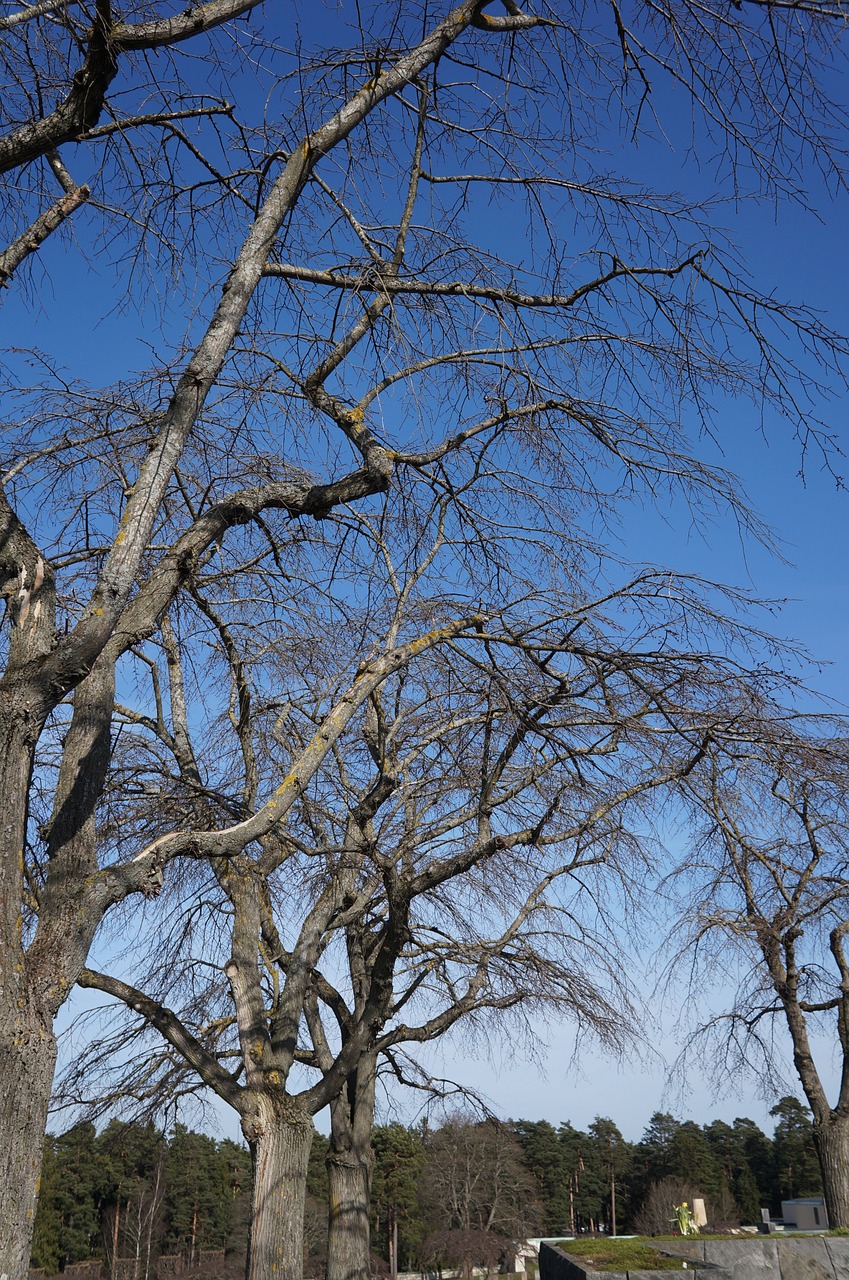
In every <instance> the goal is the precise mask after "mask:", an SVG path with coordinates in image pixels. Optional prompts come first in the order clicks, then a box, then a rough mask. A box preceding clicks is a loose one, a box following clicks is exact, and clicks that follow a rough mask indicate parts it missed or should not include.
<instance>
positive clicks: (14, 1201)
mask: <svg viewBox="0 0 849 1280" xmlns="http://www.w3.org/2000/svg"><path fill="white" fill-rule="evenodd" d="M3 1003H4V1006H6V1005H7V1003H8V1002H7V1001H5V1000H4V1002H3ZM22 1003H23V1007H22V1008H19V1009H17V1010H15V1011H14V1012H13V1013H12V1015H11V1017H9V1014H8V1013H7V1012H6V1009H5V1008H4V1011H3V1016H2V1019H0V1186H2V1188H3V1194H2V1196H0V1276H4V1277H7V1278H8V1280H26V1277H27V1273H28V1269H29V1250H30V1238H31V1236H32V1228H33V1219H34V1214H35V1210H34V1206H35V1199H36V1195H37V1193H38V1179H39V1173H40V1170H41V1156H42V1150H43V1146H44V1128H45V1125H46V1123H47V1104H48V1102H49V1100H50V1086H51V1084H52V1082H53V1070H54V1067H55V1065H56V1040H55V1037H54V1035H53V1028H52V1020H51V1018H50V1017H49V1016H45V1015H44V1014H43V1013H41V1012H39V1011H37V1010H35V1009H32V1008H28V1007H27V1004H26V1003H25V1002H22Z"/></svg>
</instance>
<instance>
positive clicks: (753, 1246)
mask: <svg viewBox="0 0 849 1280" xmlns="http://www.w3.org/2000/svg"><path fill="white" fill-rule="evenodd" d="M705 1261H706V1262H715V1263H716V1264H717V1266H720V1267H729V1268H730V1269H731V1271H732V1273H733V1275H734V1280H779V1275H780V1273H779V1269H778V1244H777V1243H776V1241H775V1240H774V1239H772V1238H771V1237H768V1236H758V1237H756V1238H753V1239H750V1240H706V1241H705Z"/></svg>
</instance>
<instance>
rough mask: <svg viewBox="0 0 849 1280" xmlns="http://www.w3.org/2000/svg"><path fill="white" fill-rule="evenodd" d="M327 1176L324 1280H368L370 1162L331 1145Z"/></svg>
mask: <svg viewBox="0 0 849 1280" xmlns="http://www.w3.org/2000/svg"><path fill="white" fill-rule="evenodd" d="M327 1175H328V1188H329V1191H328V1195H329V1199H328V1234H327V1280H368V1276H369V1257H370V1232H369V1204H370V1199H371V1185H370V1184H371V1161H370V1160H369V1159H368V1158H363V1156H362V1155H360V1154H356V1153H354V1152H352V1151H351V1152H337V1151H333V1150H332V1148H331V1150H330V1151H329V1152H328V1155H327Z"/></svg>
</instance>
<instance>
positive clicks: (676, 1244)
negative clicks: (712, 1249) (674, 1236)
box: [656, 1240, 707, 1262]
mask: <svg viewBox="0 0 849 1280" xmlns="http://www.w3.org/2000/svg"><path fill="white" fill-rule="evenodd" d="M656 1247H657V1248H658V1249H659V1250H660V1252H661V1253H671V1254H672V1255H673V1257H676V1258H687V1259H689V1260H692V1261H693V1262H705V1261H706V1260H707V1259H706V1257H705V1242H704V1240H658V1241H657V1246H656Z"/></svg>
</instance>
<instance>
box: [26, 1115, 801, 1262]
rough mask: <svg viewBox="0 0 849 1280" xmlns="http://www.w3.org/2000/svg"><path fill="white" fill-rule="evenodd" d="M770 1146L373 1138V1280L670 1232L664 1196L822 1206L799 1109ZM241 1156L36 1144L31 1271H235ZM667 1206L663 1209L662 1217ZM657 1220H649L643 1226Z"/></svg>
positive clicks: (312, 1195) (246, 1205)
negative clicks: (547, 1247)
mask: <svg viewBox="0 0 849 1280" xmlns="http://www.w3.org/2000/svg"><path fill="white" fill-rule="evenodd" d="M771 1114H772V1115H773V1116H774V1117H775V1118H776V1127H775V1133H774V1136H773V1137H772V1138H770V1137H768V1136H767V1135H766V1134H765V1133H763V1132H762V1130H761V1129H760V1128H759V1127H758V1125H756V1124H755V1122H754V1121H753V1120H749V1119H746V1118H740V1119H737V1120H735V1121H734V1123H733V1124H727V1123H726V1122H725V1121H722V1120H714V1121H712V1122H711V1123H710V1124H707V1125H703V1126H700V1125H697V1124H695V1123H694V1122H693V1121H689V1120H685V1121H680V1120H677V1119H676V1118H675V1117H674V1116H672V1115H669V1114H666V1113H663V1112H656V1113H655V1114H654V1115H653V1116H652V1118H651V1120H650V1122H649V1124H648V1126H647V1128H646V1130H645V1133H644V1134H643V1136H642V1138H641V1139H640V1141H639V1142H637V1143H631V1142H627V1141H626V1140H625V1139H624V1138H623V1137H622V1134H621V1133H620V1131H619V1129H618V1128H617V1126H616V1125H615V1124H614V1122H613V1121H612V1120H610V1119H607V1118H604V1117H598V1118H597V1119H596V1120H595V1121H594V1122H593V1123H592V1124H591V1125H590V1126H589V1128H588V1129H587V1130H586V1131H583V1130H580V1129H576V1128H574V1127H573V1126H572V1125H571V1124H570V1123H569V1122H568V1121H566V1122H563V1123H561V1124H560V1125H559V1126H555V1125H553V1124H551V1123H550V1122H549V1121H547V1120H540V1121H532V1120H515V1121H514V1120H510V1121H505V1122H500V1121H496V1120H485V1121H475V1120H472V1119H469V1118H468V1117H466V1116H462V1115H457V1116H453V1117H451V1118H449V1119H447V1120H446V1121H445V1122H444V1123H443V1124H442V1125H440V1126H439V1127H438V1128H431V1127H429V1126H428V1125H427V1124H421V1125H417V1126H413V1127H410V1128H406V1127H405V1126H403V1125H401V1124H389V1125H381V1126H378V1127H376V1128H375V1130H374V1134H373V1140H372V1149H373V1157H374V1163H373V1172H372V1201H371V1203H372V1224H371V1225H372V1246H373V1249H374V1251H375V1253H374V1259H373V1270H374V1271H375V1272H376V1273H379V1272H380V1271H381V1270H391V1269H393V1266H394V1268H396V1269H397V1270H402V1271H403V1270H415V1269H418V1268H420V1267H426V1266H435V1265H440V1264H443V1265H448V1266H454V1267H460V1268H462V1269H464V1270H465V1269H469V1268H471V1266H473V1265H479V1264H484V1265H490V1266H496V1265H498V1264H504V1263H505V1262H508V1265H509V1256H510V1244H511V1242H512V1241H514V1240H519V1239H523V1238H524V1237H526V1236H531V1235H548V1236H551V1235H561V1234H562V1235H567V1234H573V1233H580V1232H587V1231H594V1230H606V1231H611V1230H613V1229H614V1217H615V1229H616V1230H618V1231H619V1232H622V1231H626V1230H631V1229H637V1230H649V1231H650V1230H652V1229H654V1230H659V1231H662V1230H664V1229H666V1225H667V1219H668V1218H671V1216H672V1210H671V1205H672V1202H673V1199H674V1197H675V1196H676V1195H677V1196H681V1195H683V1194H684V1193H685V1192H688V1193H689V1194H690V1195H695V1194H701V1195H703V1196H704V1197H705V1200H706V1201H707V1204H708V1210H709V1214H710V1216H711V1219H712V1220H713V1221H716V1222H717V1223H720V1224H731V1223H734V1222H753V1221H755V1220H756V1219H757V1217H758V1215H759V1210H760V1208H761V1207H762V1206H769V1207H770V1208H771V1209H772V1210H773V1211H774V1212H777V1211H778V1210H779V1209H780V1204H781V1200H782V1199H787V1198H790V1197H793V1196H800V1195H814V1194H817V1193H819V1192H820V1190H821V1181H820V1173H819V1167H818V1164H817V1158H816V1153H815V1151H814V1146H813V1141H812V1129H811V1121H810V1118H809V1114H808V1111H807V1109H806V1108H805V1107H804V1106H803V1105H802V1104H801V1103H800V1102H799V1101H798V1100H797V1099H795V1098H792V1097H785V1098H782V1099H781V1100H780V1101H779V1102H778V1104H777V1105H776V1106H775V1107H774V1108H773V1109H772V1112H771ZM328 1146H329V1142H328V1139H327V1138H325V1137H323V1136H322V1135H320V1134H317V1135H316V1137H315V1141H314V1143H313V1148H312V1153H311V1157H310V1175H309V1181H308V1200H307V1216H306V1232H305V1254H306V1270H307V1274H310V1275H313V1276H320V1275H321V1274H322V1270H323V1264H324V1257H325V1249H326V1214H327V1210H326V1205H327V1192H328V1179H327V1171H326V1167H325V1158H326V1156H327V1153H328ZM251 1181H252V1173H251V1160H250V1154H249V1152H248V1151H247V1149H246V1148H245V1147H243V1146H242V1145H240V1144H239V1143H236V1142H232V1141H230V1140H229V1139H224V1140H222V1141H216V1140H215V1139H213V1138H210V1137H208V1136H206V1135H204V1134H201V1133H194V1132H192V1131H191V1130H189V1129H187V1128H186V1127H185V1126H183V1125H179V1124H178V1125H177V1126H176V1127H175V1128H174V1130H173V1132H172V1133H171V1134H170V1136H166V1135H165V1134H164V1133H163V1132H162V1131H161V1130H159V1129H157V1128H156V1127H155V1126H154V1125H153V1124H146V1125H143V1124H135V1123H121V1122H119V1121H112V1122H111V1123H110V1124H109V1125H107V1126H106V1128H104V1129H103V1130H102V1131H101V1132H100V1133H98V1132H97V1131H96V1130H95V1127H94V1125H92V1124H90V1123H87V1122H86V1123H81V1124H78V1125H75V1126H74V1127H73V1128H71V1129H69V1130H68V1131H67V1132H65V1133H63V1134H60V1135H59V1136H56V1137H49V1138H48V1141H47V1147H46V1154H45V1162H44V1171H43V1177H42V1183H41V1194H40V1198H39V1202H38V1210H37V1214H36V1221H35V1233H34V1245H33V1257H32V1265H33V1267H38V1268H43V1269H44V1271H45V1272H46V1273H47V1274H49V1275H53V1274H56V1273H57V1272H59V1271H60V1270H63V1269H64V1268H65V1267H66V1266H68V1265H69V1264H71V1263H74V1262H79V1261H82V1260H84V1259H88V1258H101V1259H103V1261H104V1263H105V1264H106V1271H107V1273H110V1274H111V1273H112V1271H113V1260H114V1259H116V1258H131V1259H133V1260H134V1272H133V1274H134V1280H150V1278H151V1277H152V1276H154V1275H156V1273H157V1262H158V1259H159V1258H160V1257H161V1256H162V1255H179V1258H180V1265H181V1267H183V1268H185V1269H192V1268H197V1266H198V1264H199V1263H200V1262H202V1260H203V1255H204V1254H205V1253H207V1252H208V1251H210V1250H224V1251H225V1252H226V1253H227V1254H228V1255H232V1256H239V1257H241V1256H243V1255H244V1253H245V1250H246V1248H247V1241H248V1231H249V1221H250V1206H251ZM667 1200H668V1201H669V1203H668V1204H667V1203H666V1202H667ZM652 1215H654V1216H652Z"/></svg>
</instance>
